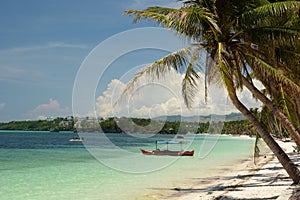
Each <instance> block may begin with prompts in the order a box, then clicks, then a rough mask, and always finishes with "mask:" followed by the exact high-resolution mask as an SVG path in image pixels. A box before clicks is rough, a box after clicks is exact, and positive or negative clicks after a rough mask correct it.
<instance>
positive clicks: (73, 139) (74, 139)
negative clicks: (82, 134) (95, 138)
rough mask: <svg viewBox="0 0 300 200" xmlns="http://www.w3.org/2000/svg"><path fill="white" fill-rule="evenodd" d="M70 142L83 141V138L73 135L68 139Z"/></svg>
mask: <svg viewBox="0 0 300 200" xmlns="http://www.w3.org/2000/svg"><path fill="white" fill-rule="evenodd" d="M69 141H70V142H83V141H84V138H79V137H74V138H71V139H70V140H69Z"/></svg>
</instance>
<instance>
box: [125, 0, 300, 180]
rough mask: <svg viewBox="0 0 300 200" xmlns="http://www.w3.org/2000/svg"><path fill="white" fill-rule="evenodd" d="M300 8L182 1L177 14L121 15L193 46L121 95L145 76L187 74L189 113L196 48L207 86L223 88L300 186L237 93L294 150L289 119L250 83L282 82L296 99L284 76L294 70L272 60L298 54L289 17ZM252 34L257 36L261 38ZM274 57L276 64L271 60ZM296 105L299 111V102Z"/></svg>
mask: <svg viewBox="0 0 300 200" xmlns="http://www.w3.org/2000/svg"><path fill="white" fill-rule="evenodd" d="M299 7H300V3H299V2H296V1H284V2H275V3H270V2H268V1H267V0H250V1H240V0H239V1H238V0H228V1H222V0H190V1H185V2H183V6H182V7H181V8H178V9H176V8H162V7H149V8H147V9H145V10H141V11H139V10H129V11H125V14H129V15H136V17H135V19H134V22H136V21H138V20H140V19H142V18H146V19H151V20H153V21H156V22H158V23H159V24H161V25H162V26H165V27H167V28H169V29H172V30H175V32H176V33H177V34H180V35H183V36H185V37H187V38H190V39H192V40H193V41H194V43H193V44H192V45H190V46H188V47H186V48H184V49H181V50H178V51H177V52H173V53H171V54H169V55H167V56H166V57H164V58H162V59H160V60H158V61H156V62H154V63H152V64H151V65H149V66H147V67H146V68H144V69H143V70H141V71H140V72H139V73H138V74H137V75H136V76H135V77H134V78H133V79H132V80H131V81H130V82H129V83H128V85H127V87H126V89H125V90H124V93H123V96H126V94H128V93H130V91H131V90H132V89H133V88H134V87H135V85H136V84H137V82H138V80H139V78H140V77H142V76H144V75H148V76H157V77H159V78H160V77H162V76H163V75H164V74H165V73H166V72H167V71H168V70H170V69H175V70H176V71H179V72H184V73H185V77H184V79H183V81H182V94H183V97H184V101H185V103H186V105H187V107H188V108H191V106H192V103H193V99H194V98H193V97H194V95H195V93H196V92H197V90H198V87H197V81H196V80H197V79H198V78H199V76H198V72H199V71H200V70H201V66H199V63H198V62H197V60H198V58H199V56H200V53H199V52H200V49H203V48H204V49H205V50H206V52H207V63H206V66H205V67H204V68H205V73H206V80H207V82H208V83H211V82H212V81H218V82H222V83H223V84H224V86H225V87H226V89H227V92H228V95H229V97H230V99H231V101H232V103H233V104H234V105H235V107H236V108H237V109H238V110H239V111H240V112H241V113H242V114H243V115H244V116H246V117H247V119H248V120H249V121H250V122H251V123H252V124H253V125H254V127H255V128H256V130H257V132H258V134H259V135H260V137H261V138H262V139H263V140H264V141H265V143H266V144H267V145H268V146H269V148H270V149H271V150H272V151H273V153H274V154H275V155H276V157H277V158H278V160H279V161H280V163H281V164H282V165H283V167H284V169H285V170H286V171H287V173H288V174H289V176H290V177H291V179H292V180H293V181H294V183H298V182H299V181H300V172H299V170H298V168H297V167H296V166H295V165H294V163H293V162H291V160H290V159H289V157H288V156H287V155H286V153H285V152H284V151H283V150H282V149H281V147H280V146H279V145H278V144H277V143H276V141H275V140H274V139H273V138H272V136H271V135H270V134H269V132H268V131H267V129H266V128H265V127H264V126H263V125H262V124H261V123H260V122H259V121H258V120H257V118H256V117H255V116H254V115H253V114H252V113H251V112H250V111H249V109H248V108H247V107H246V106H245V105H244V104H243V103H242V102H241V101H240V99H239V98H238V97H237V90H242V89H243V86H246V87H247V88H248V89H249V90H250V91H251V92H252V93H253V94H254V96H256V98H258V99H259V100H261V101H262V102H263V103H264V104H265V105H266V106H267V107H268V108H269V109H270V111H272V112H273V113H274V114H275V116H276V118H277V119H278V120H280V122H281V123H282V124H283V125H284V126H285V128H286V129H287V130H288V131H289V133H290V134H291V135H292V138H293V139H294V140H295V141H296V142H297V145H300V137H299V132H298V130H297V129H296V128H295V126H294V125H293V124H292V123H291V122H290V118H289V117H287V116H286V113H284V112H283V111H282V110H280V109H279V108H278V105H276V104H274V103H272V101H270V100H269V98H267V96H266V95H264V94H263V93H261V92H260V91H259V90H258V89H257V88H256V87H255V86H254V85H253V83H252V82H253V79H254V78H256V79H258V80H260V81H261V82H262V83H263V84H264V85H265V86H266V88H267V89H270V88H272V86H274V84H279V83H280V84H282V85H284V86H285V87H286V88H289V89H291V90H292V91H296V92H297V94H299V91H300V87H299V80H297V78H295V77H291V76H290V74H289V73H282V70H284V69H288V70H289V71H288V72H291V71H292V72H293V71H295V70H296V69H294V68H293V67H289V66H287V64H286V63H287V61H286V60H287V58H288V56H285V55H284V53H282V54H276V55H275V52H276V50H278V49H279V50H282V51H283V52H287V51H288V52H291V53H292V55H297V56H299V55H300V54H299V53H298V52H297V51H293V48H294V49H295V48H296V47H295V43H296V42H295V40H297V39H298V38H299V27H298V26H297V25H295V24H297V23H298V20H296V19H294V18H293V17H294V16H295V15H296V14H295V13H297V12H299ZM279 16H281V17H282V19H286V21H285V24H284V22H281V20H278V17H279ZM288 24H289V25H288ZM255 33H259V34H260V37H258V36H257V34H255ZM283 45H285V46H284V47H283ZM275 56H277V57H278V59H279V60H280V62H275V61H274V59H273V58H274V57H275ZM268 94H269V95H270V96H271V97H272V98H275V97H274V95H275V92H273V91H271V90H269V91H268ZM286 95H287V96H289V97H291V99H293V98H294V99H295V98H296V99H297V98H298V96H299V95H293V94H292V92H286ZM295 96H296V97H295ZM275 99H276V98H275ZM293 102H294V103H295V102H296V100H293ZM294 105H297V106H298V107H299V104H297V103H295V104H294ZM295 107H296V106H294V107H291V109H290V110H293V109H294V110H295ZM298 140H299V141H298Z"/></svg>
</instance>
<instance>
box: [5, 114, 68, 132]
mask: <svg viewBox="0 0 300 200" xmlns="http://www.w3.org/2000/svg"><path fill="white" fill-rule="evenodd" d="M73 127H74V121H73V118H70V119H68V118H61V117H59V118H56V119H53V120H36V121H11V122H8V123H0V130H26V131H53V132H54V131H55V132H58V131H73V130H74V128H73Z"/></svg>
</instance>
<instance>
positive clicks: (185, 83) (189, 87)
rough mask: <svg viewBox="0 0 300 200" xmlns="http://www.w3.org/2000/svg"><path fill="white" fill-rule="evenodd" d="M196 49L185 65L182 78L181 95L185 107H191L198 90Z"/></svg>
mask: <svg viewBox="0 0 300 200" xmlns="http://www.w3.org/2000/svg"><path fill="white" fill-rule="evenodd" d="M198 54H199V52H198V49H195V50H194V51H193V54H192V58H191V61H190V64H189V66H188V67H187V70H186V72H185V76H184V78H183V80H182V84H181V85H182V88H181V91H182V96H183V100H184V103H185V105H186V106H187V108H189V109H190V108H191V107H192V104H193V102H194V97H195V95H196V94H197V92H198V87H197V79H199V78H200V77H199V75H198V74H197V72H196V70H195V67H197V64H196V61H197V60H198V57H199V56H198Z"/></svg>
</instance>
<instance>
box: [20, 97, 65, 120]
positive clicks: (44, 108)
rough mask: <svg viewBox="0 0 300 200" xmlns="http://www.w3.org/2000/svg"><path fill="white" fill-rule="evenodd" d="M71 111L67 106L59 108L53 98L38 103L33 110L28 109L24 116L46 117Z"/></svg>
mask: <svg viewBox="0 0 300 200" xmlns="http://www.w3.org/2000/svg"><path fill="white" fill-rule="evenodd" d="M68 115H71V111H70V109H69V108H68V107H65V108H61V106H60V104H59V102H58V101H57V100H55V99H52V98H51V99H49V103H45V104H40V105H38V106H37V107H35V108H34V109H33V110H30V111H28V112H27V113H26V114H25V116H26V117H29V118H31V119H46V118H47V117H52V116H55V117H56V116H61V117H64V116H68Z"/></svg>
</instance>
